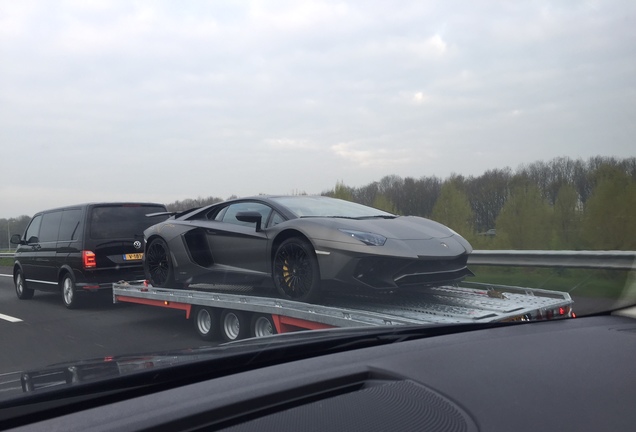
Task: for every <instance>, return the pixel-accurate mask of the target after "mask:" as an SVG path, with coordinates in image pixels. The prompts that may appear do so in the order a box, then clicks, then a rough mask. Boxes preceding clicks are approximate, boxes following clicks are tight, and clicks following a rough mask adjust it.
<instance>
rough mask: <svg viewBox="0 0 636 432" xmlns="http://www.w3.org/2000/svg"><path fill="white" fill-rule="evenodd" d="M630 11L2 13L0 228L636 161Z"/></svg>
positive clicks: (256, 4) (363, 8)
mask: <svg viewBox="0 0 636 432" xmlns="http://www.w3.org/2000/svg"><path fill="white" fill-rule="evenodd" d="M635 12H636V2H635V1H633V0H625V1H612V0H599V1H587V2H584V1H532V2H522V1H519V2H517V1H514V2H509V1H465V2H458V1H447V0H446V1H437V2H436V1H399V2H389V1H385V2H384V1H383V2H378V1H358V2H338V1H298V0H291V1H268V2H265V1H234V2H220V1H214V2H212V1H210V2H204V1H196V2H194V1H178V2H176V1H164V2H160V1H129V0H125V1H120V2H107V1H94V2H93V1H87V0H76V1H55V2H51V1H28V0H20V1H13V0H0V149H1V155H2V156H1V159H0V160H1V162H0V218H2V217H15V216H19V215H22V214H27V215H32V214H33V213H34V212H36V211H39V210H43V209H46V208H50V207H57V206H61V205H66V204H73V203H79V202H86V201H113V200H143V201H157V202H163V203H168V202H172V201H175V200H181V199H185V198H196V197H207V196H218V197H221V198H227V197H229V196H230V195H232V194H235V195H239V196H246V195H254V194H258V193H272V194H273V193H276V194H277V193H281V194H289V193H297V192H307V193H320V192H322V191H325V190H329V189H331V188H333V187H334V186H335V184H336V182H338V181H343V182H344V183H345V184H347V185H349V186H363V185H366V184H368V183H370V182H372V181H376V180H380V179H381V178H382V177H383V176H385V175H389V174H396V175H399V176H401V177H407V176H410V177H415V178H419V177H422V176H431V175H436V176H439V177H442V178H444V177H446V176H448V175H449V174H451V173H453V172H455V173H459V174H463V175H466V176H468V175H475V176H476V175H480V174H482V173H483V172H484V171H486V170H488V169H492V168H503V167H506V166H509V167H511V168H513V169H514V168H516V167H518V166H519V165H520V164H523V163H531V162H534V161H537V160H549V159H551V158H553V157H557V156H569V157H572V158H579V157H581V158H587V157H590V156H594V155H599V154H600V155H605V156H617V157H628V156H635V155H636V143H635V139H634V138H635V137H636V14H635Z"/></svg>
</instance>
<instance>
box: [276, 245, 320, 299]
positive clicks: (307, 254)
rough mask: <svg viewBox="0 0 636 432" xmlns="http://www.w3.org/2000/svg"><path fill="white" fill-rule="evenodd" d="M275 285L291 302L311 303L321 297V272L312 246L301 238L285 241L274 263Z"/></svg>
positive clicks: (277, 252)
mask: <svg viewBox="0 0 636 432" xmlns="http://www.w3.org/2000/svg"><path fill="white" fill-rule="evenodd" d="M273 266H274V269H273V272H272V274H273V278H274V285H276V288H277V289H278V292H279V294H280V295H281V296H282V297H283V298H286V299H289V300H297V301H302V302H311V301H314V300H316V299H317V298H318V297H319V295H320V271H319V269H318V260H317V259H316V255H315V253H314V251H313V248H312V247H311V245H310V244H309V243H308V242H307V241H305V240H303V239H300V238H296V237H292V238H289V239H287V240H285V241H284V242H283V243H281V245H280V246H279V248H278V250H277V251H276V255H275V257H274V263H273Z"/></svg>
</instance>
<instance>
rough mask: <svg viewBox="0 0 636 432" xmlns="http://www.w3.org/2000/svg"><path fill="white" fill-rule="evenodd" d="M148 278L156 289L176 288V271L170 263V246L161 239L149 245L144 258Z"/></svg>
mask: <svg viewBox="0 0 636 432" xmlns="http://www.w3.org/2000/svg"><path fill="white" fill-rule="evenodd" d="M144 271H145V273H146V278H147V279H148V280H149V281H150V283H151V284H152V285H153V286H156V287H174V285H175V282H174V270H173V268H172V262H171V261H170V250H169V249H168V244H167V243H166V242H165V241H164V240H163V239H160V238H157V239H154V240H152V241H151V242H150V245H148V249H147V250H146V254H145V256H144Z"/></svg>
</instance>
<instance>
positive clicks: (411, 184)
mask: <svg viewBox="0 0 636 432" xmlns="http://www.w3.org/2000/svg"><path fill="white" fill-rule="evenodd" d="M324 195H329V196H333V197H338V198H342V199H347V200H350V201H355V202H359V203H361V204H365V205H370V206H372V207H376V208H379V209H382V210H386V211H389V212H392V213H395V214H401V215H416V216H423V217H427V218H430V219H434V220H436V221H438V222H441V223H443V224H445V225H447V226H449V227H450V228H452V229H454V230H455V231H457V232H459V233H461V234H462V235H463V236H465V237H466V238H467V239H468V240H469V241H471V243H472V244H473V246H474V247H475V248H479V249H575V250H581V249H600V250H609V249H616V250H636V221H635V220H634V215H636V158H633V157H632V158H624V159H618V158H613V157H602V156H597V157H593V158H590V159H588V160H582V159H577V160H574V159H570V158H567V157H560V158H555V159H552V160H550V161H548V162H543V161H539V162H534V163H531V164H527V165H522V166H520V167H519V168H518V169H517V170H515V171H513V170H512V169H510V168H504V169H494V170H489V171H486V172H485V173H484V174H482V175H480V176H478V177H473V176H469V177H464V176H462V175H457V174H453V175H451V176H450V177H449V178H447V179H445V180H442V179H440V178H438V177H435V176H432V177H426V176H425V177H421V178H419V179H415V178H411V177H406V178H401V177H399V176H396V175H391V176H386V177H384V178H382V179H381V180H380V181H377V182H372V183H370V184H368V185H366V186H362V187H357V188H356V187H349V186H346V185H345V184H344V183H342V182H338V183H337V184H336V186H335V187H334V189H332V190H330V191H327V192H324ZM493 234H494V235H493Z"/></svg>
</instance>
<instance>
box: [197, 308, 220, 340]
mask: <svg viewBox="0 0 636 432" xmlns="http://www.w3.org/2000/svg"><path fill="white" fill-rule="evenodd" d="M193 322H194V329H195V330H196V331H197V334H198V335H199V337H200V338H201V339H203V340H214V339H216V337H217V335H218V331H219V328H218V326H217V325H216V323H217V322H218V320H217V312H216V310H215V309H212V308H207V307H198V308H195V310H194V321H193Z"/></svg>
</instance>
